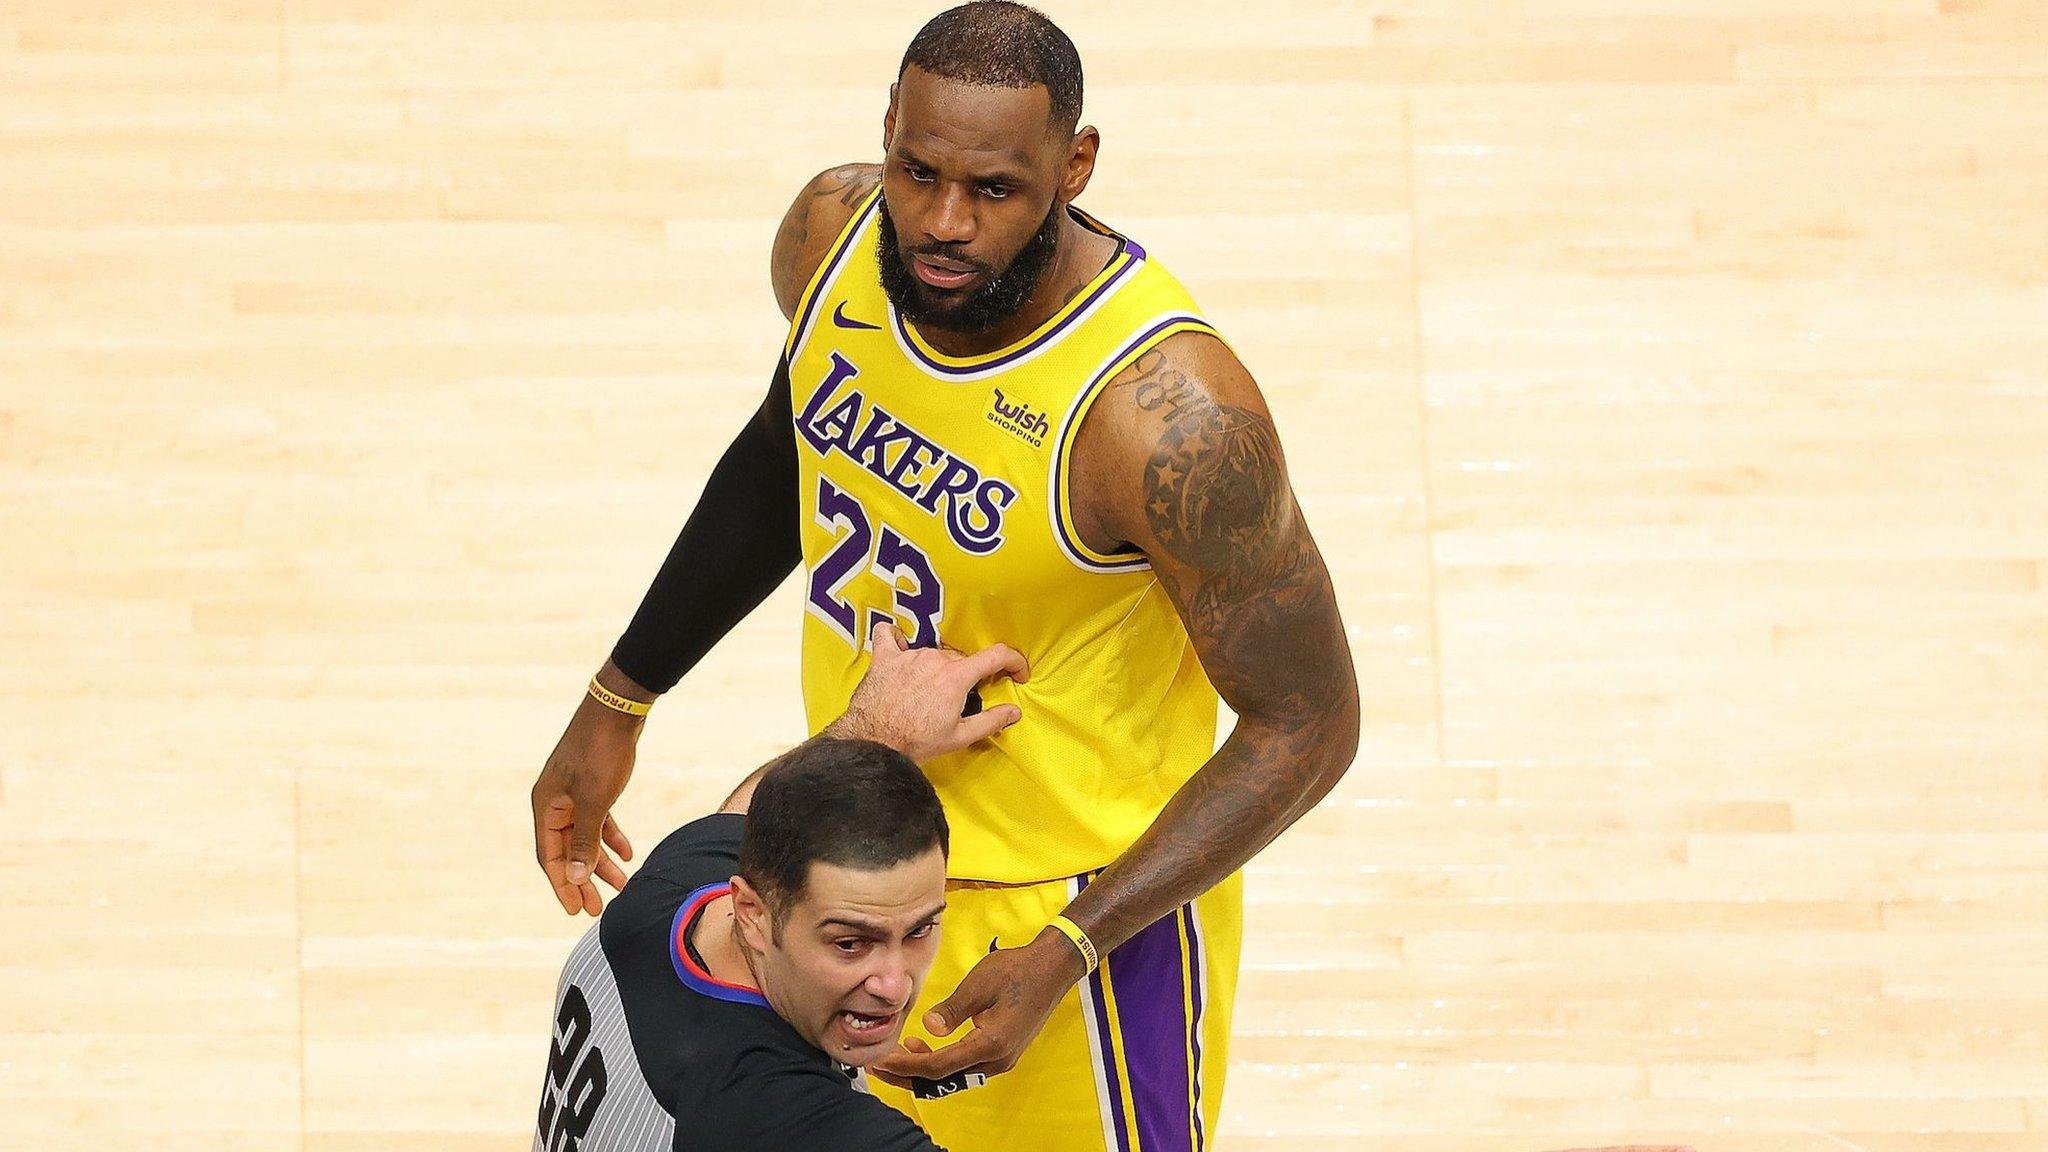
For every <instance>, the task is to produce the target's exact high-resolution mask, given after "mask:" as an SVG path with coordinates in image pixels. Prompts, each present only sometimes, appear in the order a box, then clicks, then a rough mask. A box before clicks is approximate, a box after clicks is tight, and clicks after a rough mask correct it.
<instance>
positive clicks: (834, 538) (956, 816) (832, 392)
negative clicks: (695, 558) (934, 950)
mask: <svg viewBox="0 0 2048 1152" xmlns="http://www.w3.org/2000/svg"><path fill="white" fill-rule="evenodd" d="M880 197H881V193H880V191H879V190H877V191H875V192H874V193H871V194H870V195H869V197H868V199H867V200H866V201H865V202H863V204H862V205H861V208H860V210H859V211H857V212H856V213H855V214H854V217H853V220H852V221H851V222H850V223H849V224H848V225H847V227H846V229H845V230H844V231H843V232H841V234H840V236H839V238H838V240H837V242H836V243H835V245H834V247H833V248H832V250H831V253H830V254H829V255H828V257H827V258H826V260H825V262H824V264H823V265H822V266H821V267H820V268H819V270H818V272H817V274H816V275H815V276H813V277H812V279H811V283H810V285H809V287H808V288H806V290H805V292H804V295H803V297H802V299H801V300H800V301H799V303H798V306H797V311H796V316H795V319H794V321H793V323H792V324H791V325H790V331H789V339H788V342H787V344H786V346H785V352H786V353H787V354H788V356H789V378H790V383H791V401H792V406H793V408H794V416H795V420H796V431H797V457H798V466H797V468H798V484H799V489H798V493H799V498H800V500H801V502H802V516H801V518H800V519H801V522H802V532H803V555H804V577H805V586H804V592H805V605H806V609H807V611H806V615H805V619H804V624H803V687H804V706H805V710H806V712H807V714H808V716H809V719H810V725H811V730H812V731H813V732H815V731H817V730H818V729H820V728H822V727H824V726H825V725H826V724H827V723H829V722H831V721H832V720H833V719H834V718H835V717H837V716H838V715H839V714H840V712H841V711H842V710H844V708H845V706H846V702H847V700H848V699H849V698H850V697H851V696H852V694H853V688H854V685H855V684H857V683H858V682H859V681H860V678H861V676H862V674H863V673H865V672H866V670H867V662H868V661H867V654H866V651H865V646H866V641H867V637H868V634H869V633H870V632H871V631H872V628H873V625H874V623H875V622H876V621H877V620H883V619H890V620H894V621H895V623H896V625H897V626H898V627H899V628H901V629H902V630H903V633H904V635H905V636H908V637H909V638H910V640H911V643H913V644H916V645H920V646H922V645H929V644H936V643H944V644H946V645H947V646H949V647H952V648H957V649H960V650H962V651H969V652H971V651H974V650H976V649H979V648H983V647H985V646H987V645H990V644H994V643H997V642H1002V643H1006V644H1009V645H1010V646H1012V647H1014V648H1016V649H1017V650H1018V651H1020V652H1022V653H1023V654H1024V656H1025V658H1026V659H1028V660H1029V661H1030V662H1031V679H1030V682H1029V683H1026V684H1018V685H1012V684H1009V683H1007V682H1005V683H1001V684H997V685H994V686H992V687H989V688H986V689H984V691H983V693H982V695H983V699H984V701H985V702H986V703H987V704H988V705H991V706H993V705H995V704H999V703H1004V702H1014V703H1015V704H1017V706H1018V707H1019V708H1021V709H1022V710H1023V719H1022V720H1020V721H1019V722H1018V723H1017V724H1015V725H1013V726H1012V727H1011V728H1010V729H1009V730H1007V731H1005V732H1003V733H1001V734H1000V735H998V736H997V737H995V738H994V739H993V740H991V741H986V742H984V743H982V744H980V745H977V746H976V747H974V748H971V749H968V750H966V751H963V752H959V753H955V754H953V755H951V756H947V757H942V758H940V759H938V760H935V761H933V762H931V763H929V764H927V765H926V766H925V771H926V773H927V775H929V776H930V778H931V780H932V783H933V785H934V786H936V788H937V789H938V792H939V796H940V798H941V799H942V800H943V801H944V803H945V806H946V815H947V818H948V820H949V822H950V823H951V825H952V854H951V862H950V866H949V868H948V871H949V873H950V874H951V875H952V876H954V877H957V878H963V879H976V880H994V881H1002V882H1009V883H1023V882H1028V881H1039V880H1048V879H1053V878H1056V877H1065V876H1074V875H1079V874H1080V873H1083V872H1086V871H1089V870H1090V869H1095V868H1100V867H1102V866H1104V865H1106V864H1108V863H1109V862H1110V861H1111V860H1113V859H1115V858H1116V857H1117V856H1118V855H1120V854H1121V853H1122V852H1123V850H1124V849H1125V848H1126V847H1128V846H1129V845H1130V844H1131V842H1132V841H1134V840H1135V839H1137V837H1138V836H1139V834H1140V833H1142V832H1143V831H1144V830H1145V829H1146V828H1147V827H1148V826H1149V825H1150V824H1151V823H1152V820H1153V818H1154V817H1155V816H1156V815H1158V813H1159V810H1160V809H1161V808H1162V807H1164V806H1165V804H1166V801H1167V800H1168V798H1170V797H1171V796H1172V795H1173V793H1174V792H1175V791H1176V790H1177V789H1179V788H1180V786H1181V785H1182V784H1183V783H1184V782H1186V780H1187V779H1188V777H1189V776H1190V775H1192V774H1193V773H1194V771H1195V769H1197V768H1199V767H1200V766H1201V765H1202V763H1203V762H1204V761H1205V760H1207V759H1208V757H1209V754H1210V752H1211V750H1212V749H1213V748H1214V745H1215V739H1216V693H1215V690H1214V689H1213V688H1211V687H1210V685H1209V681H1208V678H1207V677H1206V676H1204V675H1203V673H1202V667H1201V664H1200V663H1199V662H1198V661H1197V659H1196V657H1195V652H1194V647H1193V645H1192V644H1191V643H1190V642H1189V640H1188V635H1187V631H1186V629H1185V628H1184V627H1183V626H1182V624H1181V621H1180V617H1179V615H1178V614H1177V613H1176V612H1175V611H1174V608H1173V604H1172V602H1171V601H1170V600H1168V598H1167V596H1166V591H1165V589H1164V588H1162V587H1161V586H1160V583H1159V581H1158V580H1157V579H1156V578H1155V577H1154V576H1153V574H1152V571H1151V568H1150V566H1149V565H1148V564H1147V563H1146V562H1145V558H1144V557H1143V556H1142V555H1137V554H1132V555H1123V556H1106V555H1101V554H1098V553H1096V552H1094V551H1092V550H1091V549H1089V548H1088V547H1087V545H1085V544H1083V543H1082V542H1081V541H1080V540H1079V539H1078V538H1076V535H1075V533H1074V532H1073V531H1072V530H1071V529H1070V528H1069V526H1068V525H1069V524H1070V523H1071V518H1070V517H1071V509H1070V505H1069V497H1068V494H1067V491H1066V487H1065V485H1066V469H1067V462H1068V456H1069V453H1070V452H1071V449H1072V439H1073V431H1074V429H1075V428H1077V427H1078V426H1079V425H1080V422H1081V418H1082V416H1083V415H1084V414H1086V412H1087V410H1088V407H1089V405H1090V404H1091V403H1092V402H1093V401H1094V399H1095V397H1096V396H1097V395H1098V394H1099V393H1100V391H1101V390H1102V388H1103V386H1104V385H1105V384H1107V383H1108V381H1109V380H1110V379H1111V378H1113V377H1114V376H1115V375H1116V374H1117V373H1118V372H1120V371H1122V370H1123V369H1124V368H1125V367H1126V366H1128V365H1129V364H1130V363H1131V362H1132V361H1133V360H1135V359H1136V358H1137V357H1138V356H1139V355H1141V354H1142V353H1143V352H1145V351H1146V350H1147V349H1150V348H1152V347H1154V346H1155V345H1157V344H1158V343H1159V342H1160V341H1162V340H1164V339H1166V338H1167V337H1168V336H1171V335H1173V334H1174V333H1176V332H1186V331H1200V332H1210V333H1212V334H1213V329H1211V328H1210V327H1209V325H1208V323H1207V322H1206V321H1204V320H1203V319H1202V317H1201V315H1200V313H1198V312H1197V311H1196V310H1195V306H1194V302H1193V300H1191V299H1190V298H1189V296H1188V294H1187V291H1186V290H1185V289H1183V288H1182V287H1181V286H1180V283H1179V282H1178V281H1176V280H1175V279H1174V278H1173V276H1172V275H1171V274H1169V273H1168V272H1167V271H1166V270H1165V269H1164V268H1162V267H1160V266H1159V264H1158V263H1157V262H1156V261H1154V260H1151V259H1149V258H1147V256H1146V254H1145V250H1144V249H1142V248H1140V247H1139V246H1138V245H1137V244H1135V243H1133V242H1132V241H1130V240H1129V239H1127V238H1125V237H1123V236H1120V235H1118V234H1117V233H1115V232H1112V231H1110V230H1109V229H1108V228H1106V227H1104V226H1103V225H1102V224H1101V223H1099V222H1098V221H1096V220H1095V219H1094V218H1093V217H1090V216H1089V215H1087V214H1086V213H1084V212H1081V211H1080V210H1079V209H1070V211H1071V212H1072V213H1073V215H1074V218H1075V219H1076V220H1077V221H1079V222H1080V223H1081V224H1082V225H1083V226H1085V227H1087V228H1090V229H1092V230H1094V231H1096V232H1098V233H1100V234H1102V235H1105V236H1109V237H1112V238H1114V239H1115V240H1116V241H1117V242H1118V245H1117V253H1116V256H1115V258H1113V259H1112V260H1111V261H1110V262H1109V264H1108V266H1106V267H1105V268H1104V269H1103V270H1102V272H1101V273H1100V274H1098V275H1097V276H1096V277H1095V279H1094V280H1093V281H1091V282H1090V283H1089V284H1088V285H1087V286H1086V287H1085V288H1084V289H1082V291H1081V292H1079V293H1078V294H1076V295H1075V296H1074V298H1073V299H1072V300H1070V301H1068V303H1067V304H1066V306H1065V307H1063V308H1061V309H1060V311H1059V312H1058V314H1056V315H1054V316H1053V317H1052V318H1051V319H1049V320H1047V321H1046V322H1045V324H1043V325H1042V326H1040V327H1039V328H1038V330H1037V331H1035V332H1032V333H1031V334H1030V335H1028V336H1026V337H1025V338H1023V339H1022V340H1020V341H1018V342H1017V343H1016V344H1013V345H1011V346H1010V347H1008V348H1004V349H1002V350H1000V351H997V352H992V353H989V354H988V355H985V356H973V357H965V358H962V357H954V356H947V355H944V354H942V353H940V352H938V351H937V350H935V349H933V348H932V347H931V346H930V345H929V344H927V343H925V341H924V340H923V339H922V338H921V337H920V336H919V335H918V333H917V332H916V331H915V330H914V329H912V328H911V326H910V325H909V324H908V323H907V322H905V321H904V320H903V319H902V318H901V317H899V316H898V315H896V313H895V311H894V309H893V308H891V307H890V305H889V301H888V297H887V296H886V295H885V294H884V293H883V291H882V287H881V281H880V278H879V275H878V272H877V263H876V262H877V260H878V259H879V254H878V252H877V247H876V242H877V229H879V228H880V227H882V224H881V219H880V217H881V214H880V212H879V211H878V210H877V205H878V204H879V202H880Z"/></svg>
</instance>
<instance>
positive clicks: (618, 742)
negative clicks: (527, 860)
mask: <svg viewBox="0 0 2048 1152" xmlns="http://www.w3.org/2000/svg"><path fill="white" fill-rule="evenodd" d="M641 723H642V721H641V719H640V718H639V717H636V716H627V715H624V714H622V713H619V712H615V711H613V710H612V709H610V708H607V707H605V706H604V705H602V704H600V703H598V702H597V701H595V700H593V699H591V698H590V697H589V696H585V697H584V698H583V702H582V703H581V704H579V705H578V706H577V709H576V714H575V715H574V716H572V717H570V719H569V727H568V729H567V730H566V731H564V732H563V733H562V738H561V739H560V740H559V741H557V742H556V743H555V750H554V751H553V752H551V753H549V754H548V760H547V763H546V764H545V765H543V766H542V768H541V770H540V778H539V779H537V780H535V781H534V782H533V793H532V796H531V799H532V801H533V857H534V860H535V861H537V862H538V863H539V864H540V867H541V871H542V872H545V873H546V874H547V878H548V883H549V884H550V885H552V886H553V887H554V890H555V899H557V900H559V901H561V904H562V911H564V912H566V913H568V914H569V915H571V916H574V915H575V914H576V913H578V912H588V913H590V914H591V915H592V916H595V915H597V914H598V913H599V912H600V911H602V910H603V908H604V900H603V898H602V897H600V896H599V895H598V894H597V883H596V881H598V880H602V881H604V882H605V883H607V884H609V885H611V886H612V887H613V888H623V887H625V886H626V872H625V870H624V869H623V868H621V867H619V862H618V861H619V860H631V859H632V858H633V845H632V844H631V842H629V841H628V840H627V839H626V834H625V832H623V831H621V830H620V828H619V826H618V824H617V823H615V822H614V821H613V820H612V818H611V808H612V805H613V804H614V803H616V802H617V801H618V798H619V794H620V793H621V792H624V791H625V790H626V781H627V780H629V779H631V778H632V775H633V750H634V746H635V744H636V743H637V742H638V740H639V737H640V726H641ZM604 846H609V847H610V848H611V850H612V851H613V852H617V853H618V860H615V859H613V858H612V856H611V855H610V853H607V852H606V851H605V850H604Z"/></svg>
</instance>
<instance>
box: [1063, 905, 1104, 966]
mask: <svg viewBox="0 0 2048 1152" xmlns="http://www.w3.org/2000/svg"><path fill="white" fill-rule="evenodd" d="M1052 927H1053V929H1054V930H1055V931H1057V932H1058V933H1059V934H1060V935H1062V936H1065V937H1066V938H1067V939H1069V940H1072V941H1073V942H1074V947H1076V948H1079V949H1080V950H1081V960H1082V962H1083V963H1085V964H1087V965H1088V972H1093V971H1095V967H1096V965H1098V964H1100V963H1101V962H1102V958H1101V957H1100V956H1099V955H1097V954H1096V952H1095V941H1093V940H1090V939H1089V938H1088V934H1087V933H1086V932H1083V931H1081V926H1080V925H1079V924H1076V923H1074V922H1073V921H1072V920H1069V919H1067V918H1066V917H1065V916H1055V917H1053V918H1052ZM1088 972H1083V973H1081V975H1083V976H1086V975H1087V974H1088Z"/></svg>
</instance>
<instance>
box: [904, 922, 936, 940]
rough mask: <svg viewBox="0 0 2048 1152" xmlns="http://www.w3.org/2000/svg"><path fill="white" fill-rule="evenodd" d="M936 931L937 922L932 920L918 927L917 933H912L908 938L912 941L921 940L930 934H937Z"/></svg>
mask: <svg viewBox="0 0 2048 1152" xmlns="http://www.w3.org/2000/svg"><path fill="white" fill-rule="evenodd" d="M938 930H939V922H938V921H937V920H933V921H930V922H929V923H926V924H924V925H923V926H921V927H919V928H918V930H917V931H915V932H912V933H911V934H910V938H911V939H912V940H922V939H924V938H925V937H927V936H929V935H931V934H932V933H934V932H937V931H938Z"/></svg>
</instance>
